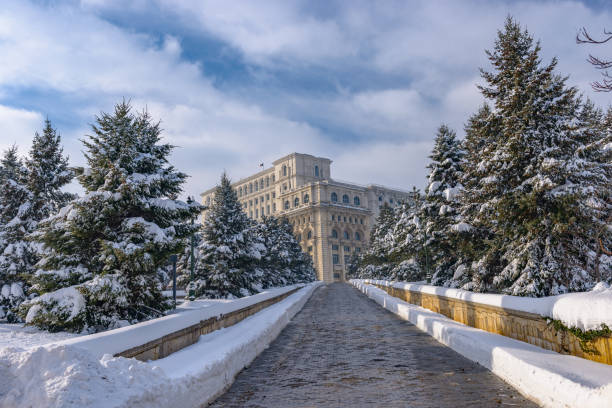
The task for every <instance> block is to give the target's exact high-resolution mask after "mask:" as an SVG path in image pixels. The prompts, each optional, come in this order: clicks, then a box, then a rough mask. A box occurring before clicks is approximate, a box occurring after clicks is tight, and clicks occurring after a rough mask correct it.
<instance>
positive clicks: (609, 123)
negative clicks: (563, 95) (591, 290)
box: [567, 99, 612, 282]
mask: <svg viewBox="0 0 612 408" xmlns="http://www.w3.org/2000/svg"><path fill="white" fill-rule="evenodd" d="M577 129H578V135H577V136H578V137H577V140H578V141H579V144H580V146H579V147H578V149H577V150H576V152H575V156H576V157H575V166H576V168H575V169H574V171H573V172H571V173H569V183H567V184H569V185H570V186H572V189H573V190H574V192H575V195H576V204H577V205H578V206H579V207H580V214H582V215H583V216H584V217H585V218H586V223H585V224H584V225H583V226H582V228H583V229H584V228H586V230H583V231H582V233H581V234H576V233H575V232H576V231H577V229H576V228H574V234H572V235H571V239H572V240H573V241H574V242H573V243H572V247H573V248H575V249H578V250H579V254H577V256H578V257H580V254H584V255H586V262H585V263H586V268H585V269H586V270H587V271H588V272H589V274H590V275H591V277H592V279H593V280H594V282H600V281H605V282H610V281H612V253H611V251H610V250H608V249H607V248H611V246H612V234H611V233H610V226H611V225H612V191H611V189H610V180H612V108H609V109H608V112H607V113H606V114H605V115H604V114H603V113H602V111H601V110H600V109H598V108H596V107H595V105H594V104H593V102H592V101H590V100H588V99H587V100H586V101H585V102H584V104H583V105H582V106H581V109H580V113H579V115H578V125H577ZM580 237H581V238H582V240H581V239H580ZM583 259H584V258H583Z"/></svg>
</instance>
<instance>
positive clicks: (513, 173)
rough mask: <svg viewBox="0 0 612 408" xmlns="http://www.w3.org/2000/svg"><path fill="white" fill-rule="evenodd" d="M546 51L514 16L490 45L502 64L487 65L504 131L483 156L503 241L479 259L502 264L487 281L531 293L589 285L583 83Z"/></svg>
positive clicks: (493, 266)
mask: <svg viewBox="0 0 612 408" xmlns="http://www.w3.org/2000/svg"><path fill="white" fill-rule="evenodd" d="M539 54H540V45H539V43H537V44H535V45H534V44H533V39H532V37H531V36H530V35H529V33H528V32H527V31H526V30H524V31H523V30H522V29H521V27H520V25H519V24H518V23H517V22H516V21H514V20H513V19H512V18H511V17H508V19H507V20H506V23H505V26H504V29H503V30H502V31H500V32H498V38H497V40H496V42H495V47H494V49H493V51H491V52H487V55H488V57H489V60H490V62H491V64H492V65H493V68H494V70H493V71H492V72H487V71H484V70H482V71H481V73H482V77H483V79H484V80H485V81H486V86H481V87H480V90H481V92H482V94H483V95H484V96H485V97H486V98H488V99H491V100H493V101H494V104H495V112H494V115H496V116H498V118H499V119H498V120H499V129H500V131H499V134H498V137H497V138H496V143H495V144H494V150H492V152H491V155H490V156H489V155H487V156H485V157H484V160H483V161H482V162H481V164H482V167H483V169H484V170H485V171H487V172H488V173H489V176H488V177H487V178H486V179H483V180H482V181H487V182H489V183H495V184H496V188H497V190H498V195H497V199H496V200H492V202H490V203H489V205H491V206H492V208H493V209H494V210H495V222H496V225H495V226H494V228H495V229H494V237H495V241H494V242H493V245H491V247H490V248H489V252H488V254H487V258H486V259H484V261H483V260H479V261H478V262H479V263H480V264H484V267H485V268H486V269H488V270H489V271H497V270H498V268H500V267H501V268H502V271H501V272H500V273H499V274H497V273H496V274H495V276H494V278H493V280H492V282H480V283H479V284H480V285H483V283H484V287H485V288H486V287H487V286H488V285H492V286H491V287H492V288H493V289H494V290H498V291H502V292H504V293H510V294H514V295H524V296H546V295H553V294H557V293H563V292H566V291H574V290H584V289H586V288H588V285H589V278H588V274H587V273H586V271H584V269H582V268H581V267H580V266H579V265H578V264H577V261H579V259H577V258H572V254H576V253H577V250H578V248H575V247H573V245H574V244H573V243H572V242H573V241H574V239H572V237H571V236H572V235H573V236H574V238H576V237H577V235H576V234H577V232H576V230H575V228H576V227H577V226H579V225H585V224H584V223H585V222H586V220H584V217H583V214H580V212H579V206H577V204H576V198H577V197H576V196H575V191H574V189H573V188H571V187H570V186H569V184H568V181H569V179H570V174H571V172H572V171H573V170H572V167H574V166H575V164H576V163H575V159H574V157H573V156H574V152H575V151H576V149H577V148H578V147H579V146H578V144H577V142H576V141H577V139H576V131H575V130H574V122H575V119H576V110H577V106H578V102H577V98H576V89H575V88H567V87H566V86H565V82H566V78H563V77H560V76H558V75H556V74H555V73H554V69H555V67H556V65H557V61H556V59H553V60H552V62H551V63H550V64H548V65H546V66H542V64H541V61H540V57H539ZM487 179H488V180H487ZM578 252H579V251H578ZM491 253H493V254H494V255H491ZM570 258H572V259H570ZM578 263H579V262H578Z"/></svg>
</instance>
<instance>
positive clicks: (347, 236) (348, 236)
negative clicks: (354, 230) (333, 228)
mask: <svg viewBox="0 0 612 408" xmlns="http://www.w3.org/2000/svg"><path fill="white" fill-rule="evenodd" d="M344 239H351V234H349V232H348V231H344Z"/></svg>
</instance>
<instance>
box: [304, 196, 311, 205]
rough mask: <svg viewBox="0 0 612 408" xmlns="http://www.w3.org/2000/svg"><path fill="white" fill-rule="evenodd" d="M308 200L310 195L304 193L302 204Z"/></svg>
mask: <svg viewBox="0 0 612 408" xmlns="http://www.w3.org/2000/svg"><path fill="white" fill-rule="evenodd" d="M309 201H310V197H309V196H308V194H304V204H308V202H309Z"/></svg>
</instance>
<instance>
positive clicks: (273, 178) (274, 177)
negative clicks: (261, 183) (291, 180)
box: [272, 174, 276, 183]
mask: <svg viewBox="0 0 612 408" xmlns="http://www.w3.org/2000/svg"><path fill="white" fill-rule="evenodd" d="M275 180H276V176H275V175H274V174H273V175H272V182H273V183H274V181H275Z"/></svg>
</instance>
